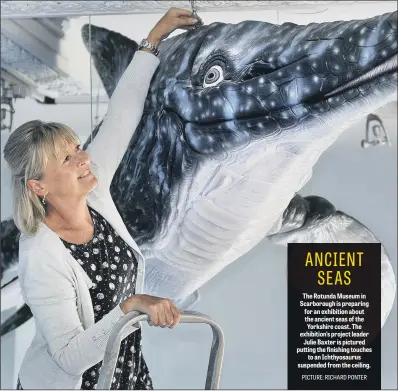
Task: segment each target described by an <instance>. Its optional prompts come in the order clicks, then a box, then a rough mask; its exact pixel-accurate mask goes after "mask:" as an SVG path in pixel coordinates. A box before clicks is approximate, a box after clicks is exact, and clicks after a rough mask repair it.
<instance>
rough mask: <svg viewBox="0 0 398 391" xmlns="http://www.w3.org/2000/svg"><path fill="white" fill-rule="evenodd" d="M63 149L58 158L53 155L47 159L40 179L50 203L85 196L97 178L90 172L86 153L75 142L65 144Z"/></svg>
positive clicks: (92, 187) (94, 184)
mask: <svg viewBox="0 0 398 391" xmlns="http://www.w3.org/2000/svg"><path fill="white" fill-rule="evenodd" d="M63 151H64V152H63V153H62V154H61V155H60V156H59V158H58V159H57V158H56V157H55V156H54V157H52V158H51V159H49V160H48V164H47V166H46V169H45V170H44V177H43V178H42V179H41V180H40V183H41V185H42V186H43V190H44V193H43V194H46V200H48V201H49V202H50V203H52V201H53V202H54V203H56V202H57V201H59V200H62V199H68V200H70V199H71V198H76V199H77V198H80V197H82V196H86V195H87V194H88V193H89V192H90V191H92V190H93V189H94V188H95V187H96V185H97V178H96V177H95V176H94V175H93V174H92V173H91V172H90V158H89V155H88V153H87V152H86V151H83V150H81V149H80V145H78V144H75V143H73V144H66V145H65V148H64V150H63Z"/></svg>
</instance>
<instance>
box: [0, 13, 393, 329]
mask: <svg viewBox="0 0 398 391" xmlns="http://www.w3.org/2000/svg"><path fill="white" fill-rule="evenodd" d="M88 29H89V27H88V26H84V27H83V32H82V33H83V39H84V42H85V44H86V46H88V37H89V33H88ZM90 35H91V37H92V41H91V52H92V56H93V60H94V64H95V66H96V69H97V71H98V73H99V75H100V77H101V79H102V82H103V84H104V87H105V89H106V91H107V93H108V95H109V96H111V95H112V92H113V90H114V88H115V86H116V84H117V82H118V80H119V79H120V77H121V75H122V74H123V72H124V70H125V69H126V67H127V65H128V64H129V62H130V61H131V59H132V57H133V56H134V53H135V51H136V50H137V43H136V42H134V41H132V40H130V39H128V38H127V37H124V36H122V35H120V34H119V33H117V32H113V31H109V30H107V29H105V28H101V27H96V26H91V34H90ZM397 40H398V39H397V12H393V13H389V14H384V15H380V16H375V17H372V18H369V19H366V20H352V21H338V22H332V23H320V24H315V23H312V24H309V25H306V26H300V25H296V24H293V23H284V24H282V25H275V24H271V23H264V22H260V21H244V22H241V23H238V24H224V23H213V24H210V25H205V26H201V27H200V28H197V29H195V30H193V31H189V32H187V33H184V34H181V35H178V36H175V37H173V38H170V39H167V40H165V41H164V42H163V43H162V44H161V46H160V48H159V49H160V54H159V58H160V65H159V68H158V69H157V70H156V73H155V74H154V77H153V79H152V82H151V85H150V89H149V92H148V96H147V99H146V104H145V109H144V113H143V116H142V120H141V122H140V124H139V126H138V128H137V129H136V131H135V133H134V135H133V137H132V140H131V142H130V145H129V148H128V150H127V151H126V154H125V156H124V158H123V160H122V162H121V164H120V166H119V168H118V170H117V172H116V173H115V176H114V178H113V182H112V185H111V193H112V197H113V199H114V201H115V203H116V205H117V208H118V210H119V212H120V214H121V216H122V218H123V220H124V222H125V224H126V226H127V228H128V230H129V231H130V233H131V235H132V236H133V238H134V239H135V240H136V242H137V244H138V245H139V246H140V249H141V251H142V252H143V254H144V256H145V258H146V277H145V290H146V293H148V294H152V295H156V296H164V297H169V298H171V299H174V300H176V301H180V300H184V299H185V298H187V297H190V296H192V295H193V294H194V293H195V292H197V289H199V288H200V287H201V286H202V285H203V284H205V283H206V282H207V281H209V280H210V279H211V278H212V277H214V276H215V275H216V274H217V273H219V272H220V271H221V270H222V269H223V268H225V267H226V266H227V265H228V264H230V263H231V262H233V261H235V260H236V259H238V258H239V257H240V256H242V255H243V254H245V253H246V252H248V251H249V250H250V249H252V248H253V247H254V246H255V245H256V244H258V243H259V242H260V241H261V240H263V239H264V238H265V237H267V238H269V240H270V241H271V242H273V243H278V244H282V245H286V244H287V243H289V242H331V243H338V242H351V243H352V242H362V243H363V242H379V240H378V239H377V237H376V236H375V235H374V234H373V233H372V232H371V231H370V230H369V229H368V228H366V227H365V226H364V225H363V224H361V223H360V222H359V221H357V220H356V219H355V218H353V217H351V216H349V215H347V214H345V213H344V212H341V211H338V210H336V208H335V207H334V206H333V205H332V204H331V203H330V202H329V201H327V200H326V199H324V198H322V197H318V196H309V197H302V196H300V195H299V194H298V192H299V191H300V189H301V188H302V187H303V186H304V185H305V183H306V182H307V181H308V180H309V179H310V178H311V175H312V169H313V167H314V165H315V164H316V162H317V160H318V158H319V157H320V155H321V154H322V153H323V152H324V151H325V150H326V149H327V148H329V147H330V146H331V145H332V144H333V142H334V141H335V140H336V139H337V138H338V137H339V135H340V134H341V133H342V132H343V131H344V130H345V129H347V128H349V127H350V126H352V124H353V123H354V122H355V121H357V120H359V119H361V118H362V117H364V116H366V115H367V114H368V113H369V112H372V111H374V110H376V109H377V108H379V107H381V106H383V105H385V104H386V103H388V102H390V101H392V100H395V99H396V94H397V53H398V49H397ZM100 129H101V123H100V124H99V125H98V126H97V127H96V129H94V131H93V137H95V135H96V134H97V132H98V131H101V130H100ZM89 142H90V140H88V141H87V142H86V144H85V146H84V148H86V147H87V145H88V144H89ZM2 233H4V235H2V252H1V264H2V268H6V267H8V265H10V264H12V263H13V262H16V261H17V257H18V236H17V234H18V230H17V229H16V227H15V226H14V225H13V222H12V220H8V221H3V222H2ZM381 262H382V263H381V273H382V274H381V280H382V281H381V283H382V303H381V326H383V325H384V323H385V321H386V319H387V317H388V314H389V312H390V310H391V308H392V305H393V301H394V298H395V293H396V284H395V276H394V273H393V269H392V266H391V264H390V260H389V256H388V254H387V252H386V251H385V249H384V247H382V261H381ZM16 284H17V281H13V282H11V283H9V284H8V285H7V286H5V287H4V289H2V301H3V302H5V301H6V300H7V296H9V297H11V296H12V295H13V292H14V291H15V289H16V288H15V285H16ZM7 292H8V293H7ZM9 305H10V304H9ZM22 311H25V312H22ZM21 313H22V314H23V315H21ZM29 316H30V315H29V311H28V310H27V309H26V308H24V307H23V308H22V309H21V310H20V311H19V312H18V313H16V314H15V315H14V316H12V317H11V318H9V319H8V320H7V321H6V323H5V324H3V325H2V334H4V333H5V332H8V331H10V330H12V329H14V328H15V327H17V326H18V325H19V324H20V323H22V322H23V321H25V320H26V319H27V318H28V317H29Z"/></svg>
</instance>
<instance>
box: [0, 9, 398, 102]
mask: <svg viewBox="0 0 398 391" xmlns="http://www.w3.org/2000/svg"><path fill="white" fill-rule="evenodd" d="M382 3H383V6H385V4H387V3H391V4H393V5H394V7H396V3H395V2H386V1H383V2H382ZM195 5H196V7H197V9H198V11H199V13H205V12H223V11H224V12H226V11H232V12H239V11H253V10H277V12H293V13H294V12H295V11H296V10H298V11H299V12H301V13H308V14H315V13H317V12H323V11H325V9H329V10H330V9H333V8H334V7H336V9H337V8H339V9H341V7H344V14H345V15H344V18H346V17H348V18H350V16H352V17H353V18H354V15H356V12H357V11H356V10H358V7H362V8H364V7H373V8H374V9H377V11H375V12H379V8H380V2H379V1H196V2H195ZM170 7H179V8H186V9H191V4H190V2H189V1H2V2H1V22H2V23H1V68H2V69H1V70H2V78H3V79H6V80H7V81H8V82H9V83H12V84H13V85H16V86H17V87H18V90H19V91H20V92H21V95H22V97H23V96H24V95H25V96H32V97H35V98H36V99H39V100H41V101H43V100H45V97H46V96H49V97H50V98H54V99H56V98H59V99H60V101H61V100H62V99H64V101H66V102H68V101H73V100H74V101H79V99H81V98H82V97H83V99H82V100H81V101H85V100H86V101H87V96H90V95H91V94H88V90H87V83H85V85H84V84H82V82H81V80H80V81H79V78H78V77H76V73H75V74H74V73H73V72H71V69H70V68H71V66H70V65H71V62H72V61H73V60H76V59H75V58H71V53H73V54H74V53H75V51H74V48H73V45H72V46H71V45H70V44H69V50H64V46H65V45H64V42H65V41H68V40H69V37H65V31H66V30H68V26H69V22H70V21H71V20H72V22H73V20H74V19H73V18H78V17H83V18H84V17H86V16H87V18H88V16H89V15H90V16H101V15H126V14H146V15H150V14H160V13H164V12H165V11H166V10H167V9H169V8H170ZM375 7H376V8H375ZM382 8H383V7H382ZM390 8H391V5H390ZM395 9H396V8H395ZM270 12H271V11H270ZM274 12H276V11H274ZM372 12H373V11H372ZM380 12H384V11H383V10H381V11H380ZM337 15H339V12H337ZM339 17H340V16H339ZM312 18H313V17H312V16H311V18H310V19H311V20H312ZM87 20H88V19H87ZM278 20H279V19H278ZM275 23H276V22H275ZM278 23H279V22H278ZM69 31H70V30H69ZM69 31H68V33H67V34H69ZM76 37H77V35H75V36H74V38H73V39H74V40H75V42H76V39H80V37H79V38H76ZM66 38H68V39H66ZM71 48H72V50H71ZM72 57H73V56H72ZM83 68H84V67H83ZM90 72H91V71H90ZM77 76H78V75H77ZM76 97H77V99H76ZM103 99H106V97H105V98H104V97H103Z"/></svg>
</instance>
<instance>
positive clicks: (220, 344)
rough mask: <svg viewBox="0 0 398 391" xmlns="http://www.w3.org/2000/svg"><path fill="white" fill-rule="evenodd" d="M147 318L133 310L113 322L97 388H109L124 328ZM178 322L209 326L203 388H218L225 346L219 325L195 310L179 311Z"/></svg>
mask: <svg viewBox="0 0 398 391" xmlns="http://www.w3.org/2000/svg"><path fill="white" fill-rule="evenodd" d="M137 314H138V315H137ZM148 320H149V316H148V315H146V314H142V313H139V312H136V311H133V312H129V313H127V314H126V315H124V316H123V317H122V318H120V319H119V320H118V321H117V322H116V323H115V325H114V326H113V329H112V331H111V334H110V336H109V339H108V343H107V345H106V349H105V355H104V359H103V362H102V368H101V371H100V376H99V379H98V383H97V389H100V390H110V389H111V383H112V378H113V374H114V371H115V368H116V363H117V358H118V354H119V348H120V344H121V338H122V336H124V338H126V337H127V335H124V334H125V331H126V329H127V328H128V327H130V326H133V325H136V324H137V328H138V323H139V322H144V321H148ZM180 323H206V324H208V325H209V326H210V327H211V329H212V332H213V341H212V344H211V349H210V357H209V364H208V367H207V375H206V383H205V390H218V389H219V386H220V377H221V369H222V362H223V357H224V346H225V342H224V334H223V332H222V329H221V327H220V326H219V325H218V324H217V323H216V322H214V321H213V320H212V319H211V318H210V317H209V316H207V315H205V314H202V313H200V312H195V311H181V319H180ZM131 332H132V333H133V332H134V330H132V331H131Z"/></svg>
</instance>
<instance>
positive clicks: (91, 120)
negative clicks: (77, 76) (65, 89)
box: [88, 15, 93, 142]
mask: <svg viewBox="0 0 398 391" xmlns="http://www.w3.org/2000/svg"><path fill="white" fill-rule="evenodd" d="M88 51H89V53H90V138H91V142H93V75H92V69H91V62H92V61H91V15H89V16H88Z"/></svg>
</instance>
